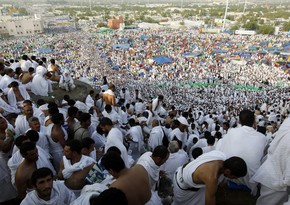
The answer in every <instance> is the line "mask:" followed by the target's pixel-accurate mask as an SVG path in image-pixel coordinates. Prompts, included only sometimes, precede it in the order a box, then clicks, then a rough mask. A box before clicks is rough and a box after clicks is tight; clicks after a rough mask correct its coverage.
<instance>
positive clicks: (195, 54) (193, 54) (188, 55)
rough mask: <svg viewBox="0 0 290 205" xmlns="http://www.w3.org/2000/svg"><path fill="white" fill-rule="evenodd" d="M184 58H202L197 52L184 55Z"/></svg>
mask: <svg viewBox="0 0 290 205" xmlns="http://www.w3.org/2000/svg"><path fill="white" fill-rule="evenodd" d="M182 55H183V56H184V57H193V56H200V55H201V54H200V53H198V52H195V53H193V52H192V53H183V54H182Z"/></svg>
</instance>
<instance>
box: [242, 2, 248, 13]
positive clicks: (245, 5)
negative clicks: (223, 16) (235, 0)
mask: <svg viewBox="0 0 290 205" xmlns="http://www.w3.org/2000/svg"><path fill="white" fill-rule="evenodd" d="M246 7H247V0H245V4H244V9H243V15H245V11H246Z"/></svg>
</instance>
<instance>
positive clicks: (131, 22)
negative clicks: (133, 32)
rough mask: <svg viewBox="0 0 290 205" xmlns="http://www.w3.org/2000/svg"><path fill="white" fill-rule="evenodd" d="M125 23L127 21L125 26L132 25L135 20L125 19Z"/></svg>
mask: <svg viewBox="0 0 290 205" xmlns="http://www.w3.org/2000/svg"><path fill="white" fill-rule="evenodd" d="M124 23H125V26H130V25H132V24H133V23H134V20H133V19H128V20H125V21H124Z"/></svg>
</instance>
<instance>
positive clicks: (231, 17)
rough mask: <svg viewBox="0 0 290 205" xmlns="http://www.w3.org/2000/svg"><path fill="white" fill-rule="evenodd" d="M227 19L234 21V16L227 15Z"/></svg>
mask: <svg viewBox="0 0 290 205" xmlns="http://www.w3.org/2000/svg"><path fill="white" fill-rule="evenodd" d="M227 19H228V20H230V21H234V20H235V17H234V16H231V15H227Z"/></svg>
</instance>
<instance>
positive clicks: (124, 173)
mask: <svg viewBox="0 0 290 205" xmlns="http://www.w3.org/2000/svg"><path fill="white" fill-rule="evenodd" d="M101 163H102V165H103V166H104V167H105V169H106V170H108V172H109V173H110V174H111V175H112V176H113V177H114V178H116V181H114V182H113V183H112V184H111V186H110V188H109V189H108V190H107V191H104V192H103V193H101V194H100V195H99V197H96V198H93V199H91V204H113V203H112V202H113V201H112V200H115V199H114V198H115V197H112V193H116V192H118V193H119V194H118V195H119V196H120V195H121V196H122V195H123V194H125V197H124V195H123V197H121V199H122V200H124V201H126V198H127V204H128V205H141V204H142V205H143V204H145V203H146V202H148V201H149V199H150V197H151V191H150V185H149V178H148V174H147V171H146V170H145V169H144V168H143V166H141V165H138V164H137V165H135V166H133V167H132V168H130V169H128V168H126V167H125V164H124V161H123V160H122V158H121V157H120V155H119V154H117V153H115V152H108V153H107V154H105V155H104V156H103V158H102V160H101ZM113 196H115V194H113ZM115 204H120V203H116V202H115ZM122 204H123V203H122ZM124 204H126V203H124Z"/></svg>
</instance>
